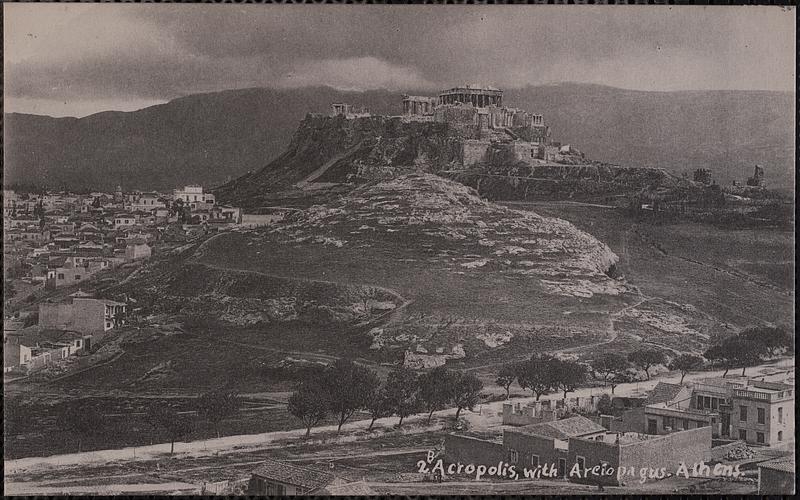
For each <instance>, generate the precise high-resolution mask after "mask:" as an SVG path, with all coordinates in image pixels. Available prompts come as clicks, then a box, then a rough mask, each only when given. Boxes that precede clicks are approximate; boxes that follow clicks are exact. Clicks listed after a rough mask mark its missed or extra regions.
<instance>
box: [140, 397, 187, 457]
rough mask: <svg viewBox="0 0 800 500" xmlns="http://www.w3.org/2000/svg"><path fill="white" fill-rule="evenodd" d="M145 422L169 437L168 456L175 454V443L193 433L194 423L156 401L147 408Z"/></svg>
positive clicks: (164, 403)
mask: <svg viewBox="0 0 800 500" xmlns="http://www.w3.org/2000/svg"><path fill="white" fill-rule="evenodd" d="M147 420H148V422H150V425H151V426H152V427H154V428H161V429H164V431H166V433H167V436H168V437H169V454H170V455H172V454H173V453H174V452H175V441H177V440H179V439H181V438H183V437H186V436H188V435H189V434H191V433H192V432H194V422H193V421H192V420H191V418H190V417H188V416H186V415H181V414H179V413H178V411H177V410H176V409H175V408H173V407H172V406H171V405H170V404H169V403H166V402H163V401H156V402H154V403H153V404H151V405H150V406H149V407H148V408H147Z"/></svg>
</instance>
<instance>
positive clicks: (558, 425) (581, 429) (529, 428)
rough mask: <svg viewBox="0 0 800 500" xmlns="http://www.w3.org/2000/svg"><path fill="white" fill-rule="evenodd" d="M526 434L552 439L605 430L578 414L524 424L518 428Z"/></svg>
mask: <svg viewBox="0 0 800 500" xmlns="http://www.w3.org/2000/svg"><path fill="white" fill-rule="evenodd" d="M518 430H519V431H522V432H524V433H526V434H533V435H536V436H542V437H547V438H554V439H563V440H566V439H569V438H571V437H578V436H583V435H585V434H592V433H594V432H602V431H605V430H606V429H605V427H603V426H602V425H600V424H598V423H596V422H594V421H592V420H590V419H588V418H586V417H583V416H580V415H577V416H574V417H569V418H565V419H562V420H554V421H552V422H542V423H539V424H532V425H525V426H522V427H520V428H519V429H518Z"/></svg>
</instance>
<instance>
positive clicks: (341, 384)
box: [323, 359, 380, 433]
mask: <svg viewBox="0 0 800 500" xmlns="http://www.w3.org/2000/svg"><path fill="white" fill-rule="evenodd" d="M323 380H324V381H325V382H324V385H325V387H326V388H327V392H328V396H329V397H328V401H329V404H330V409H331V412H332V413H333V414H334V415H336V416H337V418H338V424H339V425H338V427H337V429H336V432H337V433H339V432H340V431H341V429H342V425H344V423H345V422H347V420H348V419H349V418H350V417H352V416H353V414H354V413H355V412H356V411H358V410H360V409H362V408H364V407H366V405H367V401H368V399H369V396H370V394H371V393H372V392H374V391H375V389H376V388H377V387H378V385H379V383H380V381H379V380H378V375H377V374H376V373H375V372H374V371H372V370H370V369H368V368H365V367H363V366H358V365H357V364H355V363H353V362H352V361H350V360H344V359H337V360H336V361H335V362H334V363H333V364H332V365H330V366H329V367H328V368H327V369H325V373H324V378H323Z"/></svg>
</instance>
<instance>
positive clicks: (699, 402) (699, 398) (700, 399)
mask: <svg viewBox="0 0 800 500" xmlns="http://www.w3.org/2000/svg"><path fill="white" fill-rule="evenodd" d="M697 409H698V410H702V409H703V396H697Z"/></svg>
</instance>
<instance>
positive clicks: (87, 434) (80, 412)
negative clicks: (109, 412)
mask: <svg viewBox="0 0 800 500" xmlns="http://www.w3.org/2000/svg"><path fill="white" fill-rule="evenodd" d="M105 423H106V422H105V418H104V417H103V415H101V414H100V412H98V411H97V410H95V409H94V408H91V407H86V406H85V405H84V404H82V403H77V402H76V403H70V404H68V405H66V406H65V407H64V408H63V409H62V410H61V412H60V414H59V415H58V425H59V427H61V428H62V429H64V430H67V431H69V432H73V433H75V434H76V435H77V436H78V453H80V452H81V447H82V444H83V440H84V439H85V438H91V437H94V436H97V435H99V434H101V433H102V432H103V430H104V427H105Z"/></svg>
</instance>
